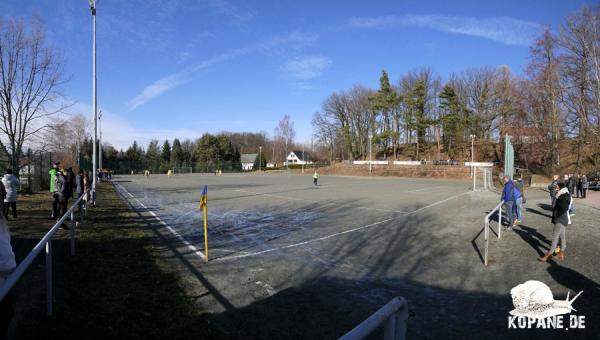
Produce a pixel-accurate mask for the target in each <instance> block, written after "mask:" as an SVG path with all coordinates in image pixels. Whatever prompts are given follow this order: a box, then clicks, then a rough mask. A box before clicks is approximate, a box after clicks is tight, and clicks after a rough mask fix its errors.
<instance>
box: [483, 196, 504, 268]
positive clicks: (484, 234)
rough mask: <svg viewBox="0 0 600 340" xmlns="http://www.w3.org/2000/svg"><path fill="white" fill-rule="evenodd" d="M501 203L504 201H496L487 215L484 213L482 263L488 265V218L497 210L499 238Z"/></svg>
mask: <svg viewBox="0 0 600 340" xmlns="http://www.w3.org/2000/svg"><path fill="white" fill-rule="evenodd" d="M502 205H504V201H502V202H500V203H498V205H497V206H496V207H495V208H494V209H492V211H490V212H489V213H488V214H487V215H485V219H484V223H485V231H484V232H483V237H484V239H485V254H484V255H483V263H484V264H485V265H486V266H487V265H488V249H489V243H490V240H489V236H490V235H489V234H490V218H491V217H492V215H494V213H495V212H496V211H498V238H500V236H501V233H502Z"/></svg>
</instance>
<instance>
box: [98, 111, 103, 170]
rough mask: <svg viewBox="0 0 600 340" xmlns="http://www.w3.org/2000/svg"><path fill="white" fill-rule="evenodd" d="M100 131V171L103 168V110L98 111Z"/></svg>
mask: <svg viewBox="0 0 600 340" xmlns="http://www.w3.org/2000/svg"><path fill="white" fill-rule="evenodd" d="M98 129H99V130H100V136H99V137H100V138H98V169H103V167H102V110H100V111H98Z"/></svg>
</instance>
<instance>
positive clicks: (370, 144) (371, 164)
mask: <svg viewBox="0 0 600 340" xmlns="http://www.w3.org/2000/svg"><path fill="white" fill-rule="evenodd" d="M372 145H373V135H371V134H369V175H370V174H371V173H372V172H373V155H372V153H371V152H372V150H371V148H372Z"/></svg>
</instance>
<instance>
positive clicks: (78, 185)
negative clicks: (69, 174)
mask: <svg viewBox="0 0 600 340" xmlns="http://www.w3.org/2000/svg"><path fill="white" fill-rule="evenodd" d="M84 192H85V191H84V184H83V170H81V169H79V172H78V173H77V176H75V193H76V194H77V197H75V198H79V197H81V196H83V193H84ZM84 203H85V202H84V201H83V199H82V200H81V201H79V204H78V206H79V211H80V212H81V209H82V208H83V204H84Z"/></svg>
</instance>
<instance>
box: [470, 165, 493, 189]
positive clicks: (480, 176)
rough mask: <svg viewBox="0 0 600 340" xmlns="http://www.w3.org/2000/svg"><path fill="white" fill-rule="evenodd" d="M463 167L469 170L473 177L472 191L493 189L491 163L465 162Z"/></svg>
mask: <svg viewBox="0 0 600 340" xmlns="http://www.w3.org/2000/svg"><path fill="white" fill-rule="evenodd" d="M465 165H466V166H468V167H470V168H471V174H472V176H473V188H472V189H473V191H485V190H491V189H492V188H493V184H492V166H493V163H484V162H466V163H465Z"/></svg>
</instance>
